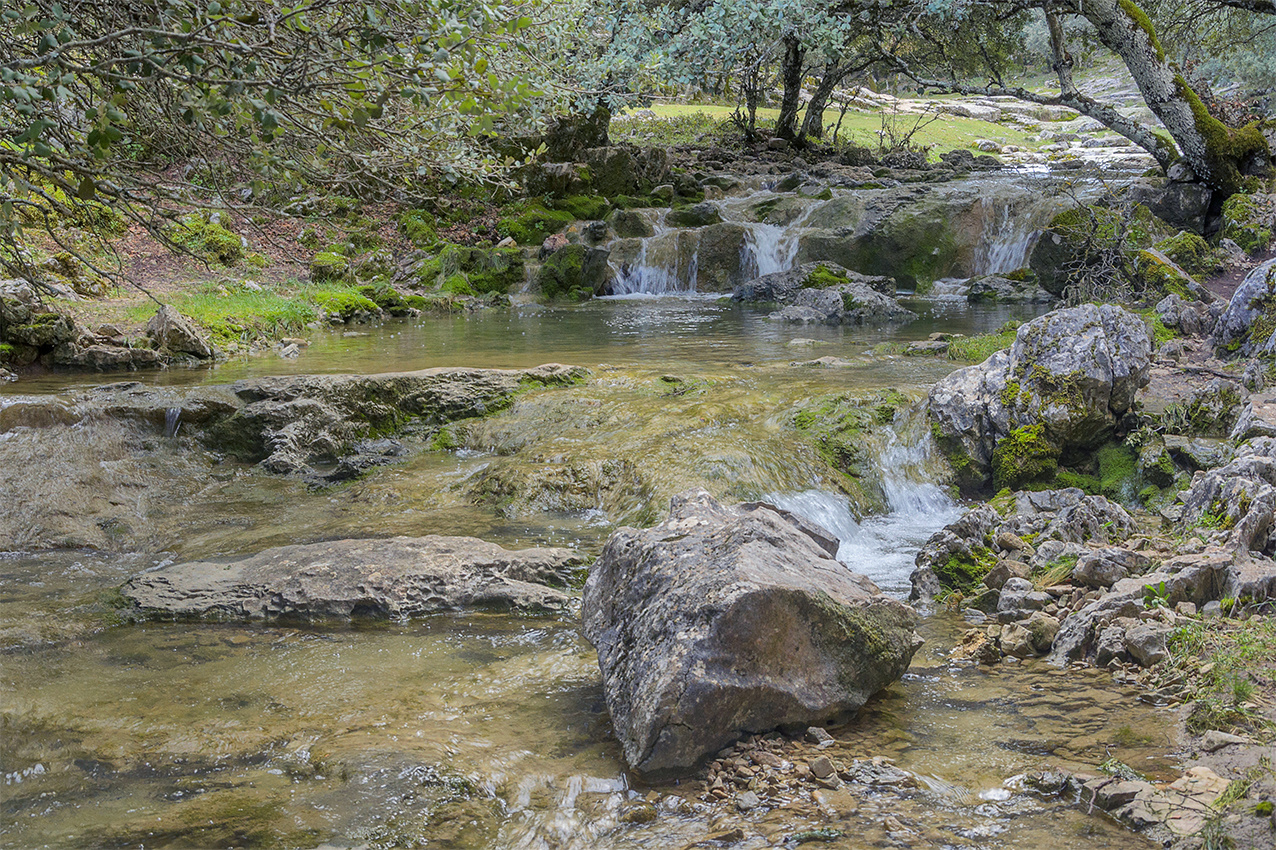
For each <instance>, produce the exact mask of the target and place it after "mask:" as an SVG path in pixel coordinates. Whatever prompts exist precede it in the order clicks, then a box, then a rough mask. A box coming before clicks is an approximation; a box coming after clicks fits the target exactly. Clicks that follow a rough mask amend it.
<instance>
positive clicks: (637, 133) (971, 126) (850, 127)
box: [611, 103, 1048, 159]
mask: <svg viewBox="0 0 1276 850" xmlns="http://www.w3.org/2000/svg"><path fill="white" fill-rule="evenodd" d="M647 108H648V109H650V110H651V111H652V112H654V113H655V115H656V118H655V119H646V120H642V119H637V120H632V121H624V120H622V121H615V120H613V122H612V129H611V136H612V138H613V139H614V140H617V141H628V142H632V143H634V144H637V145H642V146H647V147H655V146H662V145H675V144H691V143H694V142H697V141H701V140H702V138H701V137H704V136H706V135H716V134H718V133H723V132H725V133H731V132H735V128H734V126H733V125H732V124H731V123H730V121H731V115H732V113H734V112H735V107H734V106H727V105H720V104H708V103H706V104H682V103H659V104H652V105H651V106H649V107H647ZM839 112H840V110H839V109H837V108H833V107H830V108H828V109H826V110H825V111H824V126H825V138H826V139H832V138H833V131H834V129H836V128H837V123H838V113H839ZM779 115H780V111H779V110H778V109H769V108H767V109H759V110H758V112H757V119H758V126H759V128H764V127H774V126H775V120H776V118H778V117H779ZM804 116H805V110H803V113H802V114H800V115H799V116H798V123H799V124H800V123H801V122H802V120H803V117H804ZM917 118H918V116H916V115H891V114H889V113H883V112H880V111H877V110H860V109H854V110H847V112H846V115H845V116H843V117H842V126H841V129H840V130H839V132H838V140H839V142H840V143H845V142H847V141H853V142H858V143H860V144H862V145H866V146H868V147H870V148H873V149H876V148H877V146H878V139H879V134H880V133H881V132H882V130H883V121H885V122H886V124H887V126H888V127H890V126H891V125H894V127H895V134H896V135H897V136H902V135H904V134H905V133H907V132H908V130H910V129H911V128H912V126H913V123H914V122H915V121H916V120H917ZM923 124H924V126H922V127H920V128H919V129H918V130H917V132H916V133H914V134H913V136H912V143H913V144H914V145H916V146H919V147H929V148H930V157H931V158H932V159H938V155H939V154H940V153H944V152H947V151H950V150H954V149H957V148H962V149H970V148H972V147H973V146H974V143H975V142H976V141H977V140H979V139H992V140H993V141H996V142H998V143H1000V144H1003V145H1006V144H1013V145H1019V146H1021V147H1025V148H1031V149H1036V148H1038V147H1040V146H1041V145H1043V144H1048V143H1047V142H1041V141H1031V140H1030V139H1031V137H1032V135H1034V134H1032V133H1027V132H1025V131H1023V130H1020V129H1018V128H1016V127H1013V126H1010V125H1007V124H990V123H988V122H987V121H979V120H977V119H974V118H962V117H959V116H956V115H946V114H945V115H940V116H939V117H938V118H937V119H936V120H934V121H931V122H930V123H928V124H927V123H925V119H923ZM812 141H813V142H815V140H812ZM815 143H817V144H819V143H820V142H815Z"/></svg>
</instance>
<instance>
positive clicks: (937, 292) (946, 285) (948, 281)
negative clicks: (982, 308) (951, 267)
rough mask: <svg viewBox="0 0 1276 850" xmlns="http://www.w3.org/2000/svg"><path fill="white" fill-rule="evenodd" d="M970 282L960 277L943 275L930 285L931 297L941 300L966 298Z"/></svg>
mask: <svg viewBox="0 0 1276 850" xmlns="http://www.w3.org/2000/svg"><path fill="white" fill-rule="evenodd" d="M969 288H970V282H969V281H967V280H963V279H962V278H959V277H941V278H940V279H939V280H937V281H935V282H934V283H932V284H931V285H930V293H929V295H930V297H931V298H935V299H937V300H940V301H956V300H963V301H964V300H965V299H966V290H967V289H969Z"/></svg>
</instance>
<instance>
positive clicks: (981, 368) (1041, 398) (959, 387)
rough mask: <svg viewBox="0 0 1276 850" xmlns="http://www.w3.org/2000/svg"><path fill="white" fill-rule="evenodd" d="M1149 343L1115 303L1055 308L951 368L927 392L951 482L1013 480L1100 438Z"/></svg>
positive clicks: (1130, 398) (1116, 420) (1112, 424)
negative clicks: (1002, 344) (974, 360)
mask: <svg viewBox="0 0 1276 850" xmlns="http://www.w3.org/2000/svg"><path fill="white" fill-rule="evenodd" d="M1151 352H1152V341H1151V337H1150V335H1149V334H1148V330H1147V326H1146V325H1145V324H1144V322H1143V320H1142V319H1141V318H1140V317H1139V316H1136V315H1134V314H1133V313H1130V312H1128V311H1126V310H1123V309H1121V308H1120V307H1114V306H1111V305H1104V306H1101V307H1100V306H1096V305H1093V304H1087V305H1083V306H1081V307H1072V308H1069V309H1063V310H1055V311H1053V312H1050V313H1047V314H1046V315H1044V316H1042V317H1040V318H1038V319H1034V320H1033V321H1031V322H1028V323H1027V324H1025V325H1023V326H1022V327H1020V328H1019V331H1018V333H1017V334H1016V336H1015V341H1014V344H1013V345H1011V347H1010V349H1009V350H1008V351H999V352H997V353H996V354H994V355H993V356H992V357H989V358H988V359H987V360H985V361H984V362H983V363H981V364H979V365H977V366H967V367H965V368H963V369H958V370H957V371H955V372H953V373H952V374H950V375H948V376H947V377H946V378H944V379H943V380H941V381H939V382H938V383H936V384H935V386H934V387H932V388H931V391H930V416H931V420H932V422H933V423H934V430H935V435H936V437H937V439H938V443H939V447H940V449H941V450H942V451H943V452H944V454H945V455H946V456H947V457H948V458H949V461H950V462H951V463H952V465H953V469H954V472H955V473H956V475H957V480H958V483H959V484H960V485H961V486H962V487H964V488H968V489H980V488H982V487H985V486H987V485H988V484H989V483H995V484H996V485H997V486H1012V487H1013V486H1018V485H1019V484H1021V483H1023V482H1025V481H1030V480H1032V479H1034V478H1039V477H1043V476H1044V475H1046V474H1048V473H1051V472H1053V471H1054V469H1055V466H1056V464H1057V461H1058V458H1059V457H1060V455H1061V454H1062V453H1063V452H1064V451H1065V450H1069V449H1086V448H1092V447H1094V446H1097V445H1099V444H1101V443H1103V442H1104V441H1105V440H1108V439H1110V438H1111V437H1112V436H1113V435H1114V434H1115V433H1116V432H1117V431H1118V425H1119V424H1120V423H1121V420H1122V418H1123V417H1124V416H1125V415H1126V413H1127V412H1129V410H1130V408H1131V406H1132V405H1133V403H1134V394H1135V392H1136V391H1137V390H1138V389H1139V388H1140V387H1142V386H1144V385H1145V384H1146V383H1147V382H1148V371H1149V367H1150V365H1151Z"/></svg>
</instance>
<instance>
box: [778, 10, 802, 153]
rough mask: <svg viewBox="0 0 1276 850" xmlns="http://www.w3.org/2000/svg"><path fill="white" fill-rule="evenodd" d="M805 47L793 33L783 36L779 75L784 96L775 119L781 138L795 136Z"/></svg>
mask: <svg viewBox="0 0 1276 850" xmlns="http://www.w3.org/2000/svg"><path fill="white" fill-rule="evenodd" d="M805 59H806V48H805V47H803V46H802V42H801V41H800V40H799V39H798V37H797V36H796V35H794V34H789V35H786V36H785V37H784V61H783V64H781V66H780V77H781V79H782V80H783V81H784V96H783V97H782V98H781V100H780V117H779V118H777V119H776V121H775V134H776V135H777V136H779V137H780V138H782V139H795V138H797V114H798V109H799V108H800V107H801V105H802V62H803V61H804V60H805Z"/></svg>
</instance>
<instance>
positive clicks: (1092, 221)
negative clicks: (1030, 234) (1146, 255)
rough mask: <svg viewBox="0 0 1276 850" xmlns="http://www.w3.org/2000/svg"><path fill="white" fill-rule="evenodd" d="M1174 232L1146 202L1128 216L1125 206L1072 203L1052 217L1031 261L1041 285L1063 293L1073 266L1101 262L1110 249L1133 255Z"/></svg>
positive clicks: (1051, 292) (1055, 292) (1052, 291)
mask: <svg viewBox="0 0 1276 850" xmlns="http://www.w3.org/2000/svg"><path fill="white" fill-rule="evenodd" d="M1174 232H1177V231H1174V230H1171V229H1170V227H1169V225H1167V224H1165V222H1163V221H1161V220H1160V219H1158V218H1157V217H1156V216H1154V215H1153V214H1152V212H1151V211H1150V210H1149V209H1148V208H1147V207H1146V206H1144V205H1143V204H1135V205H1134V207H1133V209H1132V210H1131V211H1130V212H1129V215H1128V217H1127V213H1126V211H1125V210H1121V209H1114V208H1111V207H1105V206H1101V205H1098V204H1094V205H1089V206H1078V207H1073V208H1072V209H1068V210H1064V211H1063V212H1061V213H1059V214H1058V215H1056V216H1055V217H1054V218H1053V219H1051V221H1050V224H1049V226H1048V227H1047V228H1046V229H1045V231H1044V232H1043V233H1042V235H1041V238H1040V239H1038V240H1037V244H1036V246H1034V247H1033V249H1032V255H1031V256H1030V258H1029V265H1030V266H1031V268H1032V270H1033V271H1034V272H1035V273H1036V275H1037V280H1038V282H1039V283H1040V284H1041V287H1042V289H1044V290H1046V291H1047V292H1049V293H1050V294H1052V295H1062V294H1063V291H1064V289H1066V288H1067V286H1068V284H1069V283H1071V280H1070V278H1069V272H1070V270H1071V269H1073V268H1076V267H1078V266H1084V265H1087V264H1091V263H1096V262H1099V261H1100V260H1102V259H1103V258H1104V257H1105V256H1107V255H1110V254H1111V252H1117V253H1119V254H1121V255H1124V256H1126V257H1127V258H1129V259H1132V258H1133V256H1134V254H1135V253H1136V252H1137V251H1139V250H1140V249H1143V248H1149V247H1151V246H1152V244H1153V243H1154V242H1156V241H1157V240H1158V239H1161V238H1163V237H1165V236H1168V235H1170V234H1171V233H1174Z"/></svg>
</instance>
